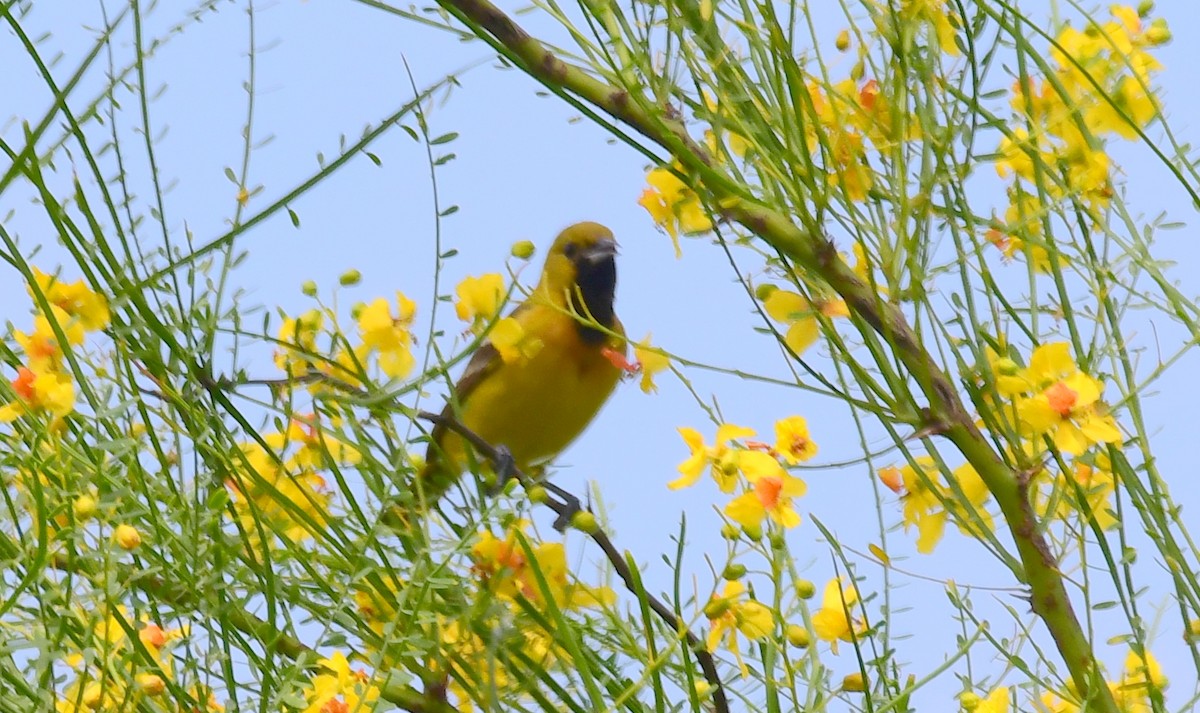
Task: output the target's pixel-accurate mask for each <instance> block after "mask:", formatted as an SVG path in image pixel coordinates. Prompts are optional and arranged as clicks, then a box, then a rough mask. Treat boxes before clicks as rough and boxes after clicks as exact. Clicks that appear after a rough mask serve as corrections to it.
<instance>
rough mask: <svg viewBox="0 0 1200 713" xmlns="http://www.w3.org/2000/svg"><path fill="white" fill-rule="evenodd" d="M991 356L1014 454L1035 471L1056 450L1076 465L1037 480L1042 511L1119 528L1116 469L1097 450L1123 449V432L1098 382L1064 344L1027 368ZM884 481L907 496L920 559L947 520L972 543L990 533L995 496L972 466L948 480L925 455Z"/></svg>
mask: <svg viewBox="0 0 1200 713" xmlns="http://www.w3.org/2000/svg"><path fill="white" fill-rule="evenodd" d="M986 354H987V362H988V364H987V367H986V369H985V368H983V367H981V368H980V369H979V372H980V374H981V383H982V386H983V389H984V400H985V403H987V404H988V405H989V407H990V409H991V410H992V412H993V414H994V415H995V416H996V418H998V419H1001V420H1003V419H1005V418H1009V419H1011V420H1012V425H1013V427H1014V428H1013V430H1014V434H1015V435H1016V437H1017V438H1018V439H1019V441H1020V442H1019V443H1015V444H1013V446H1012V447H1013V448H1014V449H1015V450H1017V451H1019V452H1020V453H1021V454H1022V458H1023V459H1024V460H1025V461H1027V462H1029V463H1031V464H1040V463H1043V462H1046V461H1047V458H1046V456H1045V452H1046V451H1047V450H1048V448H1049V447H1050V446H1053V447H1054V448H1055V449H1057V450H1058V451H1059V452H1060V453H1061V454H1063V455H1064V456H1069V457H1071V458H1072V461H1071V466H1070V467H1071V472H1070V473H1060V474H1059V475H1058V476H1057V477H1055V478H1053V479H1049V480H1047V479H1044V478H1041V479H1036V480H1035V482H1034V487H1033V488H1031V489H1032V491H1033V492H1032V498H1033V504H1034V506H1035V508H1036V509H1037V511H1038V512H1039V513H1040V514H1041V515H1043V516H1046V515H1052V516H1055V517H1058V518H1060V519H1065V518H1067V517H1069V516H1072V515H1074V514H1079V515H1081V516H1083V517H1085V518H1086V519H1088V520H1092V521H1094V522H1095V523H1096V524H1097V525H1099V526H1100V527H1102V528H1108V527H1112V526H1113V525H1115V524H1116V520H1115V517H1114V516H1113V514H1112V512H1111V508H1110V506H1109V499H1110V497H1111V495H1112V492H1113V489H1114V482H1113V474H1112V472H1111V464H1110V462H1109V459H1108V456H1107V455H1106V454H1104V453H1103V452H1097V451H1094V450H1093V447H1094V446H1097V445H1108V444H1117V443H1120V442H1121V432H1120V430H1119V429H1118V428H1117V424H1116V420H1115V418H1114V417H1113V415H1112V414H1111V413H1109V411H1108V409H1107V407H1106V406H1105V405H1104V404H1103V403H1102V402H1101V400H1100V396H1101V384H1100V382H1099V381H1097V380H1096V379H1095V378H1093V377H1091V376H1089V375H1087V374H1086V373H1084V372H1083V371H1082V370H1080V369H1079V367H1078V365H1076V363H1075V360H1074V359H1073V358H1072V357H1071V353H1070V347H1069V346H1068V345H1067V344H1066V343H1065V342H1054V343H1050V344H1043V345H1041V346H1039V347H1037V348H1036V349H1034V351H1033V354H1032V355H1031V356H1030V358H1029V366H1027V367H1021V366H1020V365H1019V364H1017V363H1016V362H1014V361H1013V360H1012V359H1010V358H1008V357H1002V356H1000V355H999V354H997V353H996V352H995V351H994V350H992V349H990V348H989V349H988V350H987V352H986ZM1039 472H1040V471H1035V472H1034V475H1035V476H1036V475H1038V474H1039ZM878 475H879V478H880V480H882V481H883V483H884V484H885V485H887V486H888V487H889V488H891V489H892V490H893V491H895V492H897V493H900V494H901V497H902V500H903V503H904V525H905V528H906V529H907V528H909V527H913V526H915V527H916V528H917V533H918V535H917V550H918V551H920V552H922V553H929V552H932V551H933V550H934V548H935V547H936V546H937V543H938V542H939V541H940V540H941V538H942V535H943V533H944V530H945V524H946V520H947V519H951V520H952V521H953V522H954V523H955V524H956V525H957V526H958V528H959V530H961V531H962V532H963V534H966V535H969V536H973V537H979V536H981V535H983V534H984V533H985V531H990V530H991V529H992V519H991V516H990V515H989V514H988V513H987V511H986V510H985V509H984V505H985V504H986V503H987V501H988V498H989V492H988V490H987V487H986V486H985V485H984V483H983V481H982V480H981V479H980V477H979V475H978V473H976V472H975V470H974V468H972V467H971V466H970V465H963V466H960V467H959V468H957V469H955V470H954V472H953V473H946V472H945V471H944V470H942V469H940V468H939V467H938V466H937V464H936V463H935V462H934V460H933V459H932V458H929V457H927V456H922V457H920V458H917V459H916V465H915V467H914V466H913V465H912V464H909V465H905V466H903V467H901V468H896V467H893V466H889V467H886V468H882V469H880V471H879V473H878Z"/></svg>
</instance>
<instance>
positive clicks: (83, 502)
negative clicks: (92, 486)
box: [71, 495, 96, 520]
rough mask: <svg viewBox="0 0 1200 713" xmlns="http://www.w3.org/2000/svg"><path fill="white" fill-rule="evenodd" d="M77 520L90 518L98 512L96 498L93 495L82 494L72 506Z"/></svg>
mask: <svg viewBox="0 0 1200 713" xmlns="http://www.w3.org/2000/svg"><path fill="white" fill-rule="evenodd" d="M71 510H72V511H73V512H74V513H75V519H76V520H90V519H91V518H92V515H95V514H96V499H95V498H93V497H92V496H91V495H80V496H79V497H77V498H75V503H74V504H73V505H72V506H71Z"/></svg>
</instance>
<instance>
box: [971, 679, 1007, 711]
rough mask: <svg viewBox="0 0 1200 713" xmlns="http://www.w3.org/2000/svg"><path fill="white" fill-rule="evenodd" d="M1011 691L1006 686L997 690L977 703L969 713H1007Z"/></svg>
mask: <svg viewBox="0 0 1200 713" xmlns="http://www.w3.org/2000/svg"><path fill="white" fill-rule="evenodd" d="M1011 695H1012V689H1010V688H1009V687H1008V686H1004V687H1001V688H997V689H995V690H993V691H992V692H991V693H989V694H988V695H987V698H984V699H983V700H981V701H979V703H978V704H976V706H975V708H974V709H972V712H971V713H1009V710H1010V708H1009V699H1010V697H1011Z"/></svg>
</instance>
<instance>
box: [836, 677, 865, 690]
mask: <svg viewBox="0 0 1200 713" xmlns="http://www.w3.org/2000/svg"><path fill="white" fill-rule="evenodd" d="M842 690H843V691H849V692H851V693H862V692H863V691H865V690H867V681H866V679H864V678H863V675H862V673H852V674H850V675H848V676H846V677H845V678H843V679H842Z"/></svg>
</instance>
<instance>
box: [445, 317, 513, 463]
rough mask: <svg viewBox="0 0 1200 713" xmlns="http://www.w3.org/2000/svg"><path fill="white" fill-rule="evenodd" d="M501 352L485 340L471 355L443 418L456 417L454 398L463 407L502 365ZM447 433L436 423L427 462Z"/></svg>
mask: <svg viewBox="0 0 1200 713" xmlns="http://www.w3.org/2000/svg"><path fill="white" fill-rule="evenodd" d="M527 307H528V303H526V302H522V303H521V304H520V305H518V306H517V308H516V309H514V310H513V311H512V314H510V315H509V316H510V317H516V316H518V315H520V314H521V313H522V312H524V311H525V310H526V308H527ZM500 364H501V361H500V352H499V351H497V350H496V347H494V346H492V343H491V341H487V342H484V343H483V344H481V345H479V348H478V349H476V350H475V353H474V354H472V355H471V358H470V360H468V361H467V368H466V369H464V370H463V373H462V376H460V377H458V383H457V384H455V385H454V394H453V395H452V398H451V400H449V401H447V402H446V407H445V408H444V409H442V414H441V415H442V418H443V419H447V418H454V399H457V400H458V405H459V407H460V408H461V407H462V406H463V404H465V403H466V402H467V399H468V398H470V396H471V392H472V391H474V390H475V387H476V386H478V385H479V383H480V382H481V381H483V380H484V379H485V378H487V376H488V374H491V373H492V372H493V371H495V369H496V367H498V366H500ZM445 433H446V427H445V426H444V425H442V424H441V423H438V424H435V425H434V427H433V432H432V433H430V434H429V436H430V443H429V448H428V449H427V450H426V452H425V462H426V463H434V462H435V461H436V460H437V455H438V451H440V450H441V448H440V446H439V444H440V443H441V441H442V437H443V436H444V435H445Z"/></svg>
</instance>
